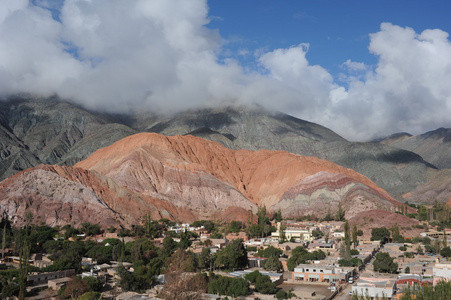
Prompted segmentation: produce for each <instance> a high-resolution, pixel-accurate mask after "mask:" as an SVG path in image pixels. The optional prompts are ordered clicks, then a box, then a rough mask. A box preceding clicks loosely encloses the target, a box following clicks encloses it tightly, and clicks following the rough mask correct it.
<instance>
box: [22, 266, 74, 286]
mask: <svg viewBox="0 0 451 300" xmlns="http://www.w3.org/2000/svg"><path fill="white" fill-rule="evenodd" d="M73 276H75V270H74V269H70V270H64V271H56V272H45V273H38V274H32V275H29V276H28V277H27V285H28V286H35V285H43V284H47V283H48V281H49V280H54V279H60V278H65V277H73Z"/></svg>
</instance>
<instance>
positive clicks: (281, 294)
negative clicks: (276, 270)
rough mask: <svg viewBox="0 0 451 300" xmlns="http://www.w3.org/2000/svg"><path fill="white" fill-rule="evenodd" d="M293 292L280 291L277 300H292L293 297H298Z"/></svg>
mask: <svg viewBox="0 0 451 300" xmlns="http://www.w3.org/2000/svg"><path fill="white" fill-rule="evenodd" d="M292 291H293V290H290V291H288V292H287V291H285V290H282V289H280V290H278V291H277V293H276V298H277V300H282V299H291V298H292V297H296V294H294V293H293V292H292Z"/></svg>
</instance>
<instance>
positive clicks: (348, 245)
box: [344, 220, 351, 260]
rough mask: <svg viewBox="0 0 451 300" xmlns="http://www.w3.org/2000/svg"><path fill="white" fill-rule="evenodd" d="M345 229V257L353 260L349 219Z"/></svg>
mask: <svg viewBox="0 0 451 300" xmlns="http://www.w3.org/2000/svg"><path fill="white" fill-rule="evenodd" d="M344 231H345V241H344V242H345V257H344V259H346V260H351V235H350V229H349V223H348V220H346V221H345V225H344Z"/></svg>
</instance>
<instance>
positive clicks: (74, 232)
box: [63, 225, 80, 240]
mask: <svg viewBox="0 0 451 300" xmlns="http://www.w3.org/2000/svg"><path fill="white" fill-rule="evenodd" d="M63 229H65V230H66V231H65V232H64V238H65V239H66V240H67V239H68V238H70V237H73V236H75V235H77V234H79V233H80V231H79V230H78V229H77V228H74V227H71V226H70V225H66V226H64V227H63Z"/></svg>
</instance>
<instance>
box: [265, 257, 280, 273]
mask: <svg viewBox="0 0 451 300" xmlns="http://www.w3.org/2000/svg"><path fill="white" fill-rule="evenodd" d="M263 268H264V269H265V270H266V271H274V272H280V271H282V269H283V266H282V263H281V262H280V261H279V258H278V257H277V256H270V257H269V258H268V259H267V260H265V262H264V265H263Z"/></svg>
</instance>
